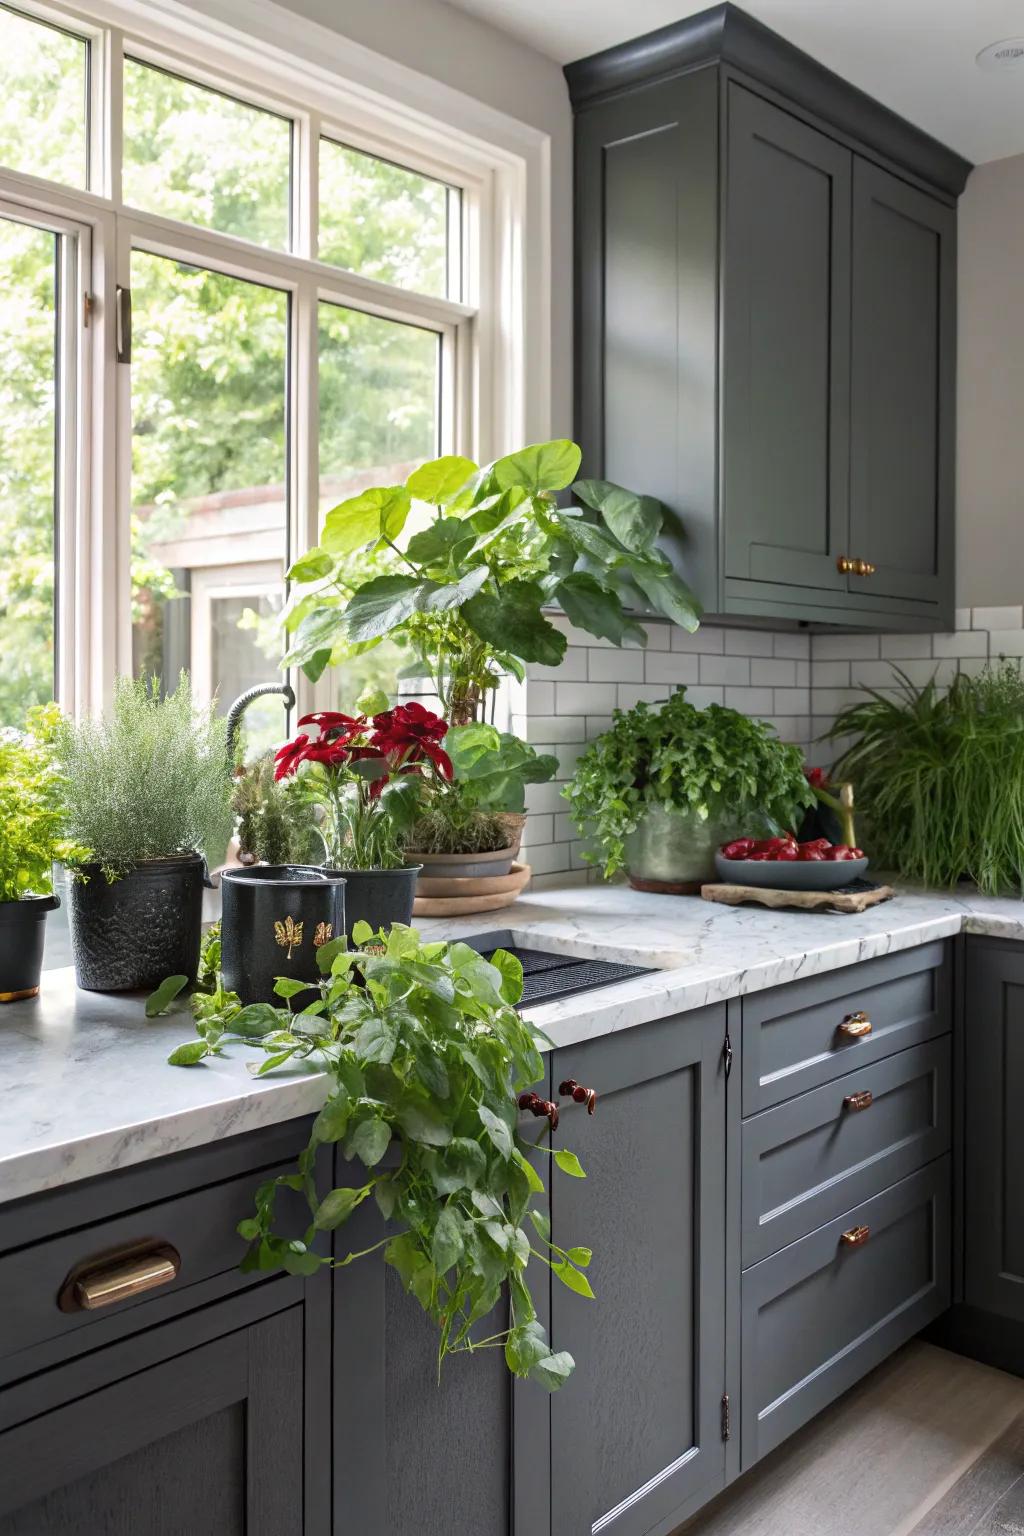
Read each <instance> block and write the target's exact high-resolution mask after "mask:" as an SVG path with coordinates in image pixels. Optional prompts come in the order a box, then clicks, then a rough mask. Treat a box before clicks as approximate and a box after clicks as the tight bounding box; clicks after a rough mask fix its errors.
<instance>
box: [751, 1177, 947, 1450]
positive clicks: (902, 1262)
mask: <svg viewBox="0 0 1024 1536" xmlns="http://www.w3.org/2000/svg"><path fill="white" fill-rule="evenodd" d="M949 1163H950V1160H949V1157H948V1156H946V1157H942V1158H939V1159H938V1160H937V1161H936V1162H934V1163H929V1164H928V1166H927V1167H926V1168H922V1169H920V1170H919V1171H918V1172H917V1173H913V1174H911V1175H910V1177H909V1178H906V1179H902V1180H901V1181H900V1182H899V1183H898V1184H894V1185H893V1186H892V1187H891V1188H889V1189H887V1190H884V1191H883V1192H882V1194H880V1195H875V1196H874V1198H873V1199H871V1200H866V1201H864V1202H863V1204H861V1205H859V1206H855V1207H854V1209H853V1210H850V1211H847V1212H846V1213H845V1214H844V1215H842V1216H840V1217H838V1218H837V1219H836V1220H835V1221H830V1222H829V1223H828V1224H827V1225H826V1226H824V1227H821V1228H819V1230H818V1231H817V1232H812V1233H811V1234H810V1236H809V1237H804V1238H801V1239H800V1241H799V1242H797V1243H792V1244H791V1245H790V1246H789V1247H788V1248H783V1249H782V1251H781V1252H780V1253H776V1254H775V1255H773V1257H772V1258H770V1259H763V1260H762V1261H761V1263H760V1264H755V1265H754V1267H753V1268H752V1269H748V1270H747V1271H746V1272H745V1274H744V1276H743V1281H742V1359H743V1363H742V1372H741V1375H742V1393H741V1396H742V1425H743V1443H742V1458H743V1467H744V1468H746V1467H749V1466H752V1465H753V1463H754V1462H755V1461H757V1460H758V1459H759V1458H760V1457H762V1456H764V1455H765V1453H766V1452H768V1451H770V1450H772V1449H773V1448H774V1447H775V1446H777V1445H779V1444H780V1443H781V1441H783V1440H785V1438H786V1437H787V1435H791V1434H792V1433H793V1431H794V1430H795V1429H798V1428H799V1427H800V1425H801V1424H806V1423H807V1421H808V1419H811V1418H813V1417H814V1415H815V1414H816V1413H820V1411H821V1410H822V1408H824V1407H825V1406H826V1405H827V1404H828V1403H830V1402H831V1401H832V1400H833V1398H836V1397H838V1396H839V1395H840V1393H842V1392H845V1391H846V1390H847V1388H848V1387H851V1386H852V1385H853V1383H854V1382H855V1381H857V1380H859V1378H860V1377H861V1376H863V1375H864V1374H865V1372H867V1371H870V1370H872V1369H873V1368H874V1367H875V1366H876V1365H878V1364H879V1363H880V1362H881V1361H882V1360H884V1359H885V1358H886V1356H888V1355H890V1354H891V1353H892V1352H893V1350H894V1349H896V1348H898V1347H899V1345H901V1344H903V1343H905V1342H906V1340H907V1339H909V1338H911V1337H912V1336H913V1335H914V1334H915V1333H917V1332H918V1331H919V1330H920V1329H921V1328H923V1327H924V1326H925V1325H926V1324H927V1323H929V1322H931V1321H932V1319H933V1318H935V1317H937V1316H938V1314H939V1313H940V1312H942V1311H944V1310H945V1308H946V1307H947V1306H948V1305H949V1301H950V1268H951V1240H950V1211H949V1205H950V1199H949V1196H950V1167H949ZM859 1228H866V1229H867V1232H868V1236H867V1238H866V1240H865V1241H864V1242H863V1243H862V1244H861V1245H860V1246H848V1245H847V1244H846V1243H844V1241H843V1234H844V1233H850V1234H851V1235H856V1232H857V1229H859Z"/></svg>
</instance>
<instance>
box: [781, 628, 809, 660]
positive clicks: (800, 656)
mask: <svg viewBox="0 0 1024 1536" xmlns="http://www.w3.org/2000/svg"><path fill="white" fill-rule="evenodd" d="M773 638H774V642H775V644H774V646H773V652H772V653H773V655H775V656H790V657H792V658H793V659H794V660H796V661H809V660H810V656H811V637H810V635H808V634H802V633H799V632H794V633H792V634H778V635H775V636H774V637H773Z"/></svg>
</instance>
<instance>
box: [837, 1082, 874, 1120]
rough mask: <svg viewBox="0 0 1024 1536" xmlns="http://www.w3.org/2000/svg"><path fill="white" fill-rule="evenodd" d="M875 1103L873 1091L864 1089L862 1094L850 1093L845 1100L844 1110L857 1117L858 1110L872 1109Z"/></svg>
mask: <svg viewBox="0 0 1024 1536" xmlns="http://www.w3.org/2000/svg"><path fill="white" fill-rule="evenodd" d="M874 1102H875V1101H874V1098H873V1096H872V1093H871V1089H870V1088H863V1089H862V1090H861V1091H860V1093H848V1094H847V1095H846V1098H845V1099H844V1100H843V1108H844V1109H848V1110H849V1111H850V1113H851V1115H855V1114H856V1113H857V1111H858V1110H861V1109H870V1108H871V1106H872V1104H873V1103H874Z"/></svg>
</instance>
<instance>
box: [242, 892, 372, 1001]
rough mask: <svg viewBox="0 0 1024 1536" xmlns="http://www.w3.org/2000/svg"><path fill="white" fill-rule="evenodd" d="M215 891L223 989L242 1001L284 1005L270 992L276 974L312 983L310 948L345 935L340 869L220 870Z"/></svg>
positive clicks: (316, 976)
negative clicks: (218, 897)
mask: <svg viewBox="0 0 1024 1536" xmlns="http://www.w3.org/2000/svg"><path fill="white" fill-rule="evenodd" d="M220 891H221V927H220V940H221V943H220V966H221V971H222V973H223V976H224V985H225V986H226V987H227V988H228V990H229V991H231V992H237V993H238V995H239V997H240V998H241V999H242V1002H243V1003H276V1004H278V1006H280V1007H284V1006H286V1005H285V1003H284V1001H283V999H282V998H280V997H278V996H277V994H276V993H275V991H274V982H275V980H276V979H277V977H278V976H289V977H291V978H292V980H294V981H308V982H315V981H318V980H319V978H320V970H319V967H318V965H317V950H318V949H319V948H320V946H321V944H326V943H327V941H328V940H329V939H337V938H340V937H341V935H342V934H343V933H344V932H345V897H346V891H345V879H344V872H343V871H341V870H335V869H328V870H324V869H321V868H319V866H317V865H315V864H254V865H252V866H251V867H250V868H247V869H226V870H224V872H223V874H222V875H221V877H220ZM308 1000H309V999H303V998H302V997H301V996H300V997H299V999H298V1003H299V1005H300V1006H301V1005H302V1003H303V1002H304V1001H308Z"/></svg>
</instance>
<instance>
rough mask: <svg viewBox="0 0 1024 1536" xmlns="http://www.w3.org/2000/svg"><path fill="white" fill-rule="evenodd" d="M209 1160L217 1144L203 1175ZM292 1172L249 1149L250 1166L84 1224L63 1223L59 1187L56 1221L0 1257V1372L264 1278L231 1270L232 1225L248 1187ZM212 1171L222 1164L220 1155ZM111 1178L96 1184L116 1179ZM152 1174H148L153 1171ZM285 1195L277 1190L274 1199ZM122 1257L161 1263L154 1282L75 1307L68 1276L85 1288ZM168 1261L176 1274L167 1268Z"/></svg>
mask: <svg viewBox="0 0 1024 1536" xmlns="http://www.w3.org/2000/svg"><path fill="white" fill-rule="evenodd" d="M303 1130H305V1127H303ZM301 1139H303V1140H304V1137H303V1138H301ZM296 1140H300V1138H296ZM268 1141H269V1143H270V1148H271V1150H272V1151H273V1152H276V1153H277V1155H278V1156H280V1153H281V1149H282V1147H281V1143H282V1138H281V1136H280V1135H279V1134H278V1135H276V1136H273V1133H268ZM234 1161H235V1165H236V1167H237V1159H234ZM217 1165H218V1149H217V1148H211V1149H208V1152H207V1155H206V1158H205V1171H206V1173H207V1175H209V1174H211V1173H212V1172H213V1171H214V1169H216V1168H217ZM201 1167H202V1164H200V1166H199V1167H198V1168H197V1166H196V1165H195V1163H192V1164H191V1165H190V1167H189V1172H190V1175H191V1176H192V1177H195V1176H196V1175H197V1173H198V1172H199V1171H200V1168H201ZM294 1170H295V1165H294V1162H293V1161H291V1160H289V1161H286V1162H277V1163H274V1164H271V1165H270V1166H269V1167H268V1166H266V1165H265V1164H264V1163H263V1162H261V1161H260V1160H259V1158H258V1155H257V1154H256V1151H255V1149H254V1155H253V1161H252V1166H251V1167H250V1168H248V1169H247V1170H246V1171H245V1172H244V1173H238V1172H235V1176H234V1177H232V1178H222V1179H221V1180H219V1181H218V1182H215V1183H208V1184H206V1185H204V1186H203V1187H200V1188H186V1189H184V1190H182V1191H181V1192H180V1193H177V1194H175V1195H173V1196H170V1197H169V1198H165V1199H161V1200H156V1201H153V1202H151V1203H148V1204H142V1205H139V1206H136V1207H134V1208H132V1209H130V1210H126V1211H119V1212H116V1213H111V1214H110V1215H108V1216H107V1217H106V1219H104V1220H99V1221H93V1222H90V1223H88V1224H84V1225H75V1224H74V1222H73V1211H74V1205H73V1201H74V1195H75V1190H74V1189H73V1188H71V1189H68V1190H65V1191H61V1198H60V1202H59V1204H58V1205H56V1206H55V1207H54V1208H53V1214H54V1216H59V1217H60V1218H62V1224H64V1225H65V1226H66V1229H65V1230H61V1229H60V1228H58V1235H57V1236H54V1237H50V1238H47V1239H45V1240H43V1241H39V1242H34V1243H29V1244H27V1245H25V1246H22V1247H17V1248H12V1249H11V1250H10V1251H8V1252H6V1253H4V1254H2V1255H0V1296H2V1297H3V1306H2V1308H0V1380H3V1379H5V1380H11V1379H14V1378H16V1377H17V1376H18V1375H19V1374H21V1373H22V1371H23V1370H25V1369H28V1368H31V1369H40V1368H44V1367H47V1366H49V1365H51V1364H56V1363H58V1362H59V1361H60V1360H62V1359H63V1358H65V1357H67V1356H69V1355H72V1354H76V1353H80V1352H81V1351H82V1350H85V1349H95V1348H97V1347H98V1346H100V1345H104V1344H107V1343H109V1342H110V1341H111V1340H112V1339H114V1338H121V1337H124V1336H125V1335H126V1334H128V1333H132V1332H135V1331H137V1330H138V1329H140V1328H144V1327H149V1326H151V1325H152V1324H153V1323H155V1322H163V1321H164V1320H165V1319H167V1318H170V1317H173V1316H175V1315H177V1314H179V1313H181V1312H183V1311H187V1310H188V1309H189V1308H190V1307H195V1306H199V1305H203V1304H205V1303H206V1302H208V1301H211V1300H215V1299H217V1298H219V1297H221V1296H224V1295H226V1294H227V1293H229V1292H231V1291H235V1290H238V1289H240V1288H242V1287H243V1286H246V1285H249V1284H252V1283H254V1280H255V1281H259V1280H261V1279H263V1278H265V1277H264V1276H262V1275H257V1276H255V1277H252V1276H246V1275H242V1274H240V1273H239V1271H238V1264H239V1261H240V1260H241V1258H242V1257H243V1255H244V1253H245V1248H246V1244H245V1242H244V1241H243V1239H242V1238H240V1237H239V1236H238V1234H237V1232H236V1230H235V1229H236V1227H237V1225H238V1223H239V1222H240V1221H241V1220H242V1219H243V1217H247V1216H251V1215H252V1214H253V1195H254V1192H255V1190H256V1187H257V1185H258V1184H260V1183H262V1182H263V1180H264V1179H268V1178H273V1177H274V1176H276V1175H277V1174H279V1173H293V1172H294ZM220 1171H222V1172H223V1171H225V1170H224V1162H223V1159H222V1160H221V1167H220ZM132 1172H133V1174H134V1172H135V1171H134V1170H133V1171H132ZM118 1177H119V1176H118V1175H112V1176H111V1178H110V1179H109V1180H107V1181H104V1182H107V1183H110V1184H112V1185H114V1186H116V1184H117V1181H118ZM154 1178H155V1180H157V1181H158V1175H156V1174H154ZM136 1188H137V1185H136ZM289 1194H290V1192H288V1191H285V1192H283V1196H282V1201H283V1200H284V1199H286V1198H288V1197H289ZM291 1198H293V1199H295V1200H298V1199H299V1197H298V1196H294V1197H291ZM25 1203H26V1204H29V1202H25ZM303 1210H305V1207H304V1206H303ZM284 1215H285V1210H284V1207H283V1205H282V1216H284ZM300 1229H301V1223H300ZM51 1230H52V1229H51ZM122 1263H124V1264H126V1265H128V1266H130V1267H131V1268H132V1270H133V1271H135V1272H138V1269H139V1267H141V1268H144V1269H145V1268H149V1266H150V1265H160V1266H162V1274H161V1275H160V1283H159V1284H156V1285H155V1286H154V1287H153V1288H151V1289H146V1290H142V1291H140V1292H139V1293H137V1294H131V1293H122V1292H121V1291H116V1292H114V1293H113V1299H112V1300H107V1301H105V1303H104V1304H102V1305H99V1306H96V1307H95V1308H94V1309H88V1308H86V1307H84V1306H83V1305H82V1299H81V1293H79V1294H77V1295H76V1294H74V1293H73V1291H72V1282H73V1281H74V1279H75V1277H76V1276H81V1277H82V1278H83V1280H84V1281H85V1282H86V1284H87V1285H88V1288H89V1289H90V1290H91V1291H92V1292H93V1293H94V1294H95V1291H96V1284H97V1281H99V1282H102V1281H103V1280H104V1278H107V1277H110V1276H111V1274H112V1273H113V1272H115V1271H117V1270H118V1269H119V1268H120V1266H121V1264H122ZM168 1264H169V1265H170V1267H171V1269H172V1270H173V1268H174V1267H176V1269H177V1272H176V1273H173V1274H171V1273H170V1272H169V1270H168ZM163 1275H167V1276H168V1277H167V1278H166V1279H164V1278H162V1276H163ZM154 1278H156V1276H155V1277H154ZM65 1308H69V1310H65ZM26 1362H27V1364H26Z"/></svg>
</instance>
